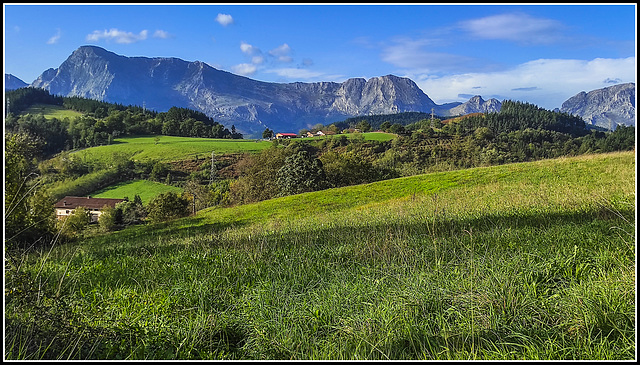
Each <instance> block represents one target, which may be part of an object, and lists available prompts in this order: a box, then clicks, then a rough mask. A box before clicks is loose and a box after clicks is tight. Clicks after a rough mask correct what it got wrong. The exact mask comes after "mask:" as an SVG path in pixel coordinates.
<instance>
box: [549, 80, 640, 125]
mask: <svg viewBox="0 0 640 365" xmlns="http://www.w3.org/2000/svg"><path fill="white" fill-rule="evenodd" d="M635 98H636V84H635V83H633V82H631V83H626V84H618V85H614V86H609V87H605V88H602V89H597V90H593V91H590V92H584V91H582V92H580V93H578V94H576V95H574V96H572V97H571V98H569V99H567V101H565V102H564V103H562V107H561V108H560V111H561V112H565V113H569V114H572V115H577V116H580V117H582V119H584V121H585V123H587V124H591V125H596V126H599V127H603V128H607V129H609V128H612V129H615V127H616V126H617V125H618V124H622V125H627V126H630V125H632V126H635V125H636V104H635Z"/></svg>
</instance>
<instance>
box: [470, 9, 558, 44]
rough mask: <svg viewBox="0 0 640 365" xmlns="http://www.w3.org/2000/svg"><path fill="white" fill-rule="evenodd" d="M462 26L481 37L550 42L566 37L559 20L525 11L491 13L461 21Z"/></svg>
mask: <svg viewBox="0 0 640 365" xmlns="http://www.w3.org/2000/svg"><path fill="white" fill-rule="evenodd" d="M459 26H460V28H462V29H463V30H465V31H467V32H468V33H469V34H470V35H472V36H473V37H476V38H480V39H498V40H507V41H514V42H519V43H531V44H549V43H555V42H557V41H559V40H562V39H565V36H564V35H563V33H564V31H565V30H566V27H565V26H564V25H563V24H562V23H561V22H559V21H556V20H553V19H547V18H536V17H533V16H531V15H528V14H525V13H510V14H498V15H491V16H487V17H484V18H478V19H472V20H467V21H463V22H460V23H459Z"/></svg>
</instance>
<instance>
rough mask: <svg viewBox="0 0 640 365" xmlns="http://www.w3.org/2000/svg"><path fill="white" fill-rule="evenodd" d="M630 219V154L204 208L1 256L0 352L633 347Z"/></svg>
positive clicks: (609, 354) (580, 352) (115, 354)
mask: <svg viewBox="0 0 640 365" xmlns="http://www.w3.org/2000/svg"><path fill="white" fill-rule="evenodd" d="M315 205H320V206H321V207H322V208H317V207H315ZM634 216H635V160H634V155H633V153H630V152H626V153H615V154H607V155H593V156H581V157H577V158H566V159H560V160H553V161H539V162H535V163H525V164H516V165H509V166H498V167H490V168H481V169H471V170H465V171H458V172H451V173H442V174H429V175H424V176H421V177H415V178H404V179H397V180H394V181H384V182H379V183H376V184H368V185H362V186H359V187H349V188H342V189H336V190H329V191H325V192H315V193H308V194H302V195H298V196H290V197H285V198H279V199H274V200H271V201H265V202H260V203H257V204H252V205H248V206H239V207H232V208H214V209H208V210H206V211H202V212H199V213H198V214H197V215H196V216H194V217H190V218H186V219H182V220H179V221H175V222H172V223H166V224H158V225H154V226H144V227H134V228H131V229H126V230H123V231H120V232H116V233H113V234H104V235H100V236H96V237H93V238H92V239H87V240H85V241H82V242H76V243H73V244H67V245H60V246H57V247H54V248H53V249H50V250H41V251H37V252H33V253H31V254H29V255H25V256H20V259H18V257H16V259H15V260H9V262H10V263H11V265H14V266H12V267H10V268H9V270H8V271H7V272H8V274H7V278H6V283H7V284H6V287H5V293H6V294H5V298H6V303H7V305H6V315H5V318H6V321H7V325H6V328H5V329H6V334H7V336H6V347H5V351H6V356H7V358H8V359H67V358H70V359H254V360H259V359H294V360H304V359H336V360H340V359H345V360H388V359H398V360H403V359H417V360H447V359H455V360H469V359H482V360H517V359H527V360H536V359H543V360H544V359H553V360H560V359H575V360H579V359H581V360H584V359H599V360H619V359H627V360H628V359H634V357H635V219H634Z"/></svg>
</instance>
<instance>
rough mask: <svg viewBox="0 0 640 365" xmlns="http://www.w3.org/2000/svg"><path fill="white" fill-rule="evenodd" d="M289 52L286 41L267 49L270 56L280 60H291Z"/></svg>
mask: <svg viewBox="0 0 640 365" xmlns="http://www.w3.org/2000/svg"><path fill="white" fill-rule="evenodd" d="M290 53H291V47H289V45H288V44H286V43H284V44H282V45H281V46H278V47H276V48H274V49H272V50H271V51H269V54H270V55H271V56H274V57H276V58H277V59H278V61H280V62H291V61H293V58H291V56H290V55H289V54H290Z"/></svg>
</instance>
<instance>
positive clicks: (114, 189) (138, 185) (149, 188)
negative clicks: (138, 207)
mask: <svg viewBox="0 0 640 365" xmlns="http://www.w3.org/2000/svg"><path fill="white" fill-rule="evenodd" d="M168 191H174V192H177V193H178V194H180V193H181V192H182V191H183V189H181V188H179V187H177V186H171V185H166V184H162V183H159V182H155V181H149V180H133V181H126V182H122V183H118V184H115V185H111V186H109V187H107V188H104V189H101V190H99V191H96V192H94V193H92V194H91V196H92V197H94V198H111V199H122V198H123V197H128V198H129V199H130V200H133V198H134V197H135V196H136V195H139V196H140V199H141V200H142V203H143V204H145V205H146V204H149V202H150V201H151V199H153V198H154V197H156V196H157V195H159V194H162V193H166V192H168Z"/></svg>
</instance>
